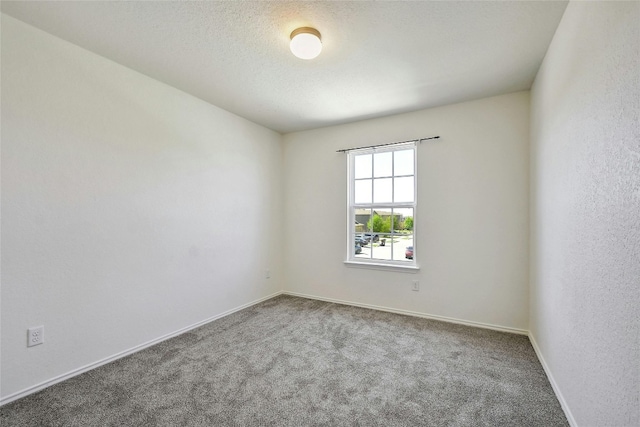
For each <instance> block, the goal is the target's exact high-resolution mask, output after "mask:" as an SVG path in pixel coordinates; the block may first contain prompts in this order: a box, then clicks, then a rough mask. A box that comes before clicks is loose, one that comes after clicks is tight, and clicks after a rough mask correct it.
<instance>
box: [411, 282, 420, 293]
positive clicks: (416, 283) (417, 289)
mask: <svg viewBox="0 0 640 427" xmlns="http://www.w3.org/2000/svg"><path fill="white" fill-rule="evenodd" d="M412 289H413V290H414V291H416V292H418V291H419V290H420V282H418V281H417V280H414V281H413V288H412Z"/></svg>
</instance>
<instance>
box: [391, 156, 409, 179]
mask: <svg viewBox="0 0 640 427" xmlns="http://www.w3.org/2000/svg"><path fill="white" fill-rule="evenodd" d="M393 174H394V175H395V176H398V175H413V150H402V151H396V152H395V153H393Z"/></svg>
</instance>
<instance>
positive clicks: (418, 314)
mask: <svg viewBox="0 0 640 427" xmlns="http://www.w3.org/2000/svg"><path fill="white" fill-rule="evenodd" d="M283 294H284V295H291V296H295V297H302V298H308V299H316V300H319V301H326V302H333V303H336V304H344V305H352V306H354V307H362V308H370V309H373V310H380V311H387V312H389V313H396V314H404V315H407V316H414V317H422V318H425V319H431V320H439V321H441V322H448V323H456V324H459V325H466V326H473V327H475V328H483V329H492V330H494V331H501V332H509V333H512V334H518V335H528V334H529V331H527V330H525V329H518V328H511V327H509V326H500V325H492V324H490V323H482V322H473V321H470V320H462V319H456V318H453V317H446V316H438V315H436V314H428V313H421V312H417V311H410V310H401V309H397V308H390V307H383V306H379V305H372V304H362V303H359V302H353V301H345V300H339V299H333V298H324V297H319V296H316V295H308V294H301V293H298V292H289V291H284V292H283Z"/></svg>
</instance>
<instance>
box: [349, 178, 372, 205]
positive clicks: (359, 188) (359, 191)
mask: <svg viewBox="0 0 640 427" xmlns="http://www.w3.org/2000/svg"><path fill="white" fill-rule="evenodd" d="M354 192H355V194H354V200H353V201H354V202H355V203H371V180H370V179H363V180H360V181H356V182H355V186H354Z"/></svg>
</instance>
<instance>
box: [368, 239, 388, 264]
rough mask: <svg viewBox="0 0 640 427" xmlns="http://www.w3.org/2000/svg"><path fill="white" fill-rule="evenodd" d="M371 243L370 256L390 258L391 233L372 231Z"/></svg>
mask: <svg viewBox="0 0 640 427" xmlns="http://www.w3.org/2000/svg"><path fill="white" fill-rule="evenodd" d="M370 245H371V254H372V258H374V259H380V260H385V261H390V260H391V234H387V233H374V235H373V239H372V242H371V243H370Z"/></svg>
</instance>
